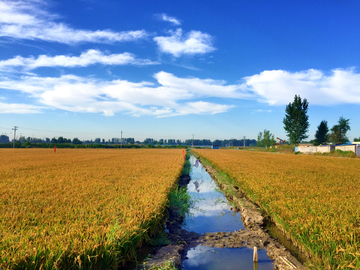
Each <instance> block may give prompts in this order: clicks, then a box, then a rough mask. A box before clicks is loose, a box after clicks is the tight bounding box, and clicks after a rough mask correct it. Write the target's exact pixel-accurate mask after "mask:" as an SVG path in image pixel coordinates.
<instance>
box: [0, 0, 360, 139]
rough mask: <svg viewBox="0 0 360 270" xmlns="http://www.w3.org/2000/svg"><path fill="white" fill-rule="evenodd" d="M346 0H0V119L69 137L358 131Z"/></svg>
mask: <svg viewBox="0 0 360 270" xmlns="http://www.w3.org/2000/svg"><path fill="white" fill-rule="evenodd" d="M359 14H360V2H359V1H355V0H354V1H184V0H182V1H177V0H174V1H117V0H102V1H95V0H71V1H42V0H27V1H15V0H11V1H6V0H5V1H4V0H0V133H1V134H7V135H10V136H12V133H11V128H12V127H13V126H15V125H17V126H19V131H18V133H17V135H20V134H22V135H24V136H26V137H27V136H33V135H34V136H35V137H38V138H43V137H50V138H52V137H58V136H64V137H66V138H74V137H78V138H80V139H94V138H97V137H100V138H104V139H110V138H113V137H120V132H121V131H123V137H134V138H135V139H136V140H143V139H145V138H147V137H150V138H154V139H160V138H163V139H182V140H183V139H190V138H192V135H193V134H194V136H195V138H199V139H205V138H206V139H211V140H215V139H229V138H236V139H241V138H242V137H243V136H246V137H247V138H249V139H255V138H256V136H257V134H258V133H259V132H260V131H263V130H264V129H267V130H270V131H271V132H272V133H273V134H274V135H275V137H280V138H285V137H286V135H285V132H284V129H283V124H282V120H283V118H284V115H285V106H286V104H288V103H289V102H292V101H293V99H294V96H295V94H297V95H300V96H301V97H302V98H306V99H307V100H308V102H309V122H310V128H309V133H308V134H309V139H313V138H314V134H315V131H316V128H317V126H318V125H319V124H320V122H321V121H322V120H327V121H328V125H329V127H330V128H331V127H332V126H333V125H335V124H336V123H337V121H338V119H339V118H340V116H343V117H345V118H349V119H350V124H351V131H350V132H349V133H348V137H349V138H350V140H352V139H353V138H354V137H360V125H359V124H360V121H359V105H360V69H359V63H360V49H359V48H360V17H359Z"/></svg>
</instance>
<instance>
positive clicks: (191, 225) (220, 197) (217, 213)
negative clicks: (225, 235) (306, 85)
mask: <svg viewBox="0 0 360 270" xmlns="http://www.w3.org/2000/svg"><path fill="white" fill-rule="evenodd" d="M190 162H191V164H192V165H193V164H194V162H195V158H194V157H191V158H190ZM190 178H191V181H190V183H189V184H188V186H187V189H188V193H189V194H190V196H191V198H192V200H193V201H194V202H195V203H194V205H193V207H192V208H191V210H190V215H189V216H188V217H187V218H186V219H185V224H184V225H183V228H184V229H186V230H188V231H193V232H196V233H200V234H202V233H205V232H229V231H231V232H233V231H235V230H236V231H238V230H240V229H244V225H243V223H242V221H241V216H240V214H239V213H236V212H234V211H232V210H231V206H230V205H229V204H228V201H227V199H226V197H225V195H224V194H222V193H221V192H220V191H218V190H217V185H216V183H215V182H214V181H213V180H212V178H211V176H210V175H209V174H208V173H207V172H206V171H205V168H203V167H202V166H201V164H200V165H199V166H198V167H195V166H193V167H192V170H191V172H190Z"/></svg>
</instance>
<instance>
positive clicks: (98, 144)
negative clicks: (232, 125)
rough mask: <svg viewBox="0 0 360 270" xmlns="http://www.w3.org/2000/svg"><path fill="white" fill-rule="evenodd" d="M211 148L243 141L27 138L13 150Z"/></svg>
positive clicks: (251, 142) (252, 143)
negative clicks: (32, 148) (35, 148)
mask: <svg viewBox="0 0 360 270" xmlns="http://www.w3.org/2000/svg"><path fill="white" fill-rule="evenodd" d="M191 145H194V146H211V145H217V146H219V147H233V146H244V140H242V139H239V140H238V139H229V140H214V141H211V140H209V139H202V140H200V139H195V140H192V139H187V140H185V141H181V140H177V139H160V140H154V139H152V138H147V139H145V140H144V141H143V142H140V141H135V140H134V138H123V139H122V141H121V139H119V138H113V139H112V140H108V141H105V140H104V139H100V138H96V139H95V140H94V141H93V140H86V141H81V140H79V139H78V138H74V139H72V140H71V139H67V138H65V137H62V136H60V137H58V138H55V137H54V138H52V139H49V138H46V140H41V139H34V138H30V137H29V138H28V139H27V140H24V139H23V138H21V140H18V141H16V142H15V148H31V147H37V148H53V147H54V146H56V147H58V148H140V147H148V148H154V147H172V148H173V147H186V146H191ZM245 146H256V140H252V139H246V140H245ZM11 147H13V142H9V141H8V142H7V143H0V148H11Z"/></svg>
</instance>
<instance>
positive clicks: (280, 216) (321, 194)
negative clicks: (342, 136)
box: [194, 149, 360, 269]
mask: <svg viewBox="0 0 360 270" xmlns="http://www.w3.org/2000/svg"><path fill="white" fill-rule="evenodd" d="M194 151H195V152H196V153H197V154H199V155H200V156H201V159H207V160H209V162H211V164H212V166H213V167H214V168H215V169H217V170H220V171H222V172H223V173H225V174H227V175H228V176H230V178H231V179H232V181H234V182H233V185H236V186H237V187H239V188H240V189H241V190H242V191H243V192H245V194H247V196H248V198H249V199H251V200H252V201H253V202H255V203H256V204H258V205H260V206H261V207H262V208H263V209H264V211H266V213H267V214H268V215H269V217H270V218H271V219H272V220H273V221H274V222H275V223H276V224H277V226H278V227H279V228H280V229H281V230H283V231H284V232H285V233H286V235H287V236H288V237H289V238H291V239H292V241H293V242H294V243H295V244H296V245H297V246H299V247H300V248H301V249H302V250H303V251H304V252H305V253H306V254H308V256H309V257H310V258H311V259H310V260H309V262H307V266H308V267H309V268H311V269H360V212H359V211H360V210H359V209H360V201H359V199H358V198H359V197H360V190H359V188H358V187H359V184H360V179H359V177H358V175H359V174H360V166H359V165H360V164H359V160H358V159H338V158H327V157H318V156H309V155H279V154H272V153H260V152H248V151H235V150H207V149H206V150H198V149H196V150H194Z"/></svg>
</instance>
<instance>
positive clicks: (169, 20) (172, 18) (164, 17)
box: [160, 13, 181, 25]
mask: <svg viewBox="0 0 360 270" xmlns="http://www.w3.org/2000/svg"><path fill="white" fill-rule="evenodd" d="M160 18H161V19H162V20H163V21H167V22H171V23H173V24H175V25H180V24H181V23H180V21H179V20H178V19H176V18H174V17H170V16H168V15H166V14H165V13H163V14H160Z"/></svg>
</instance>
